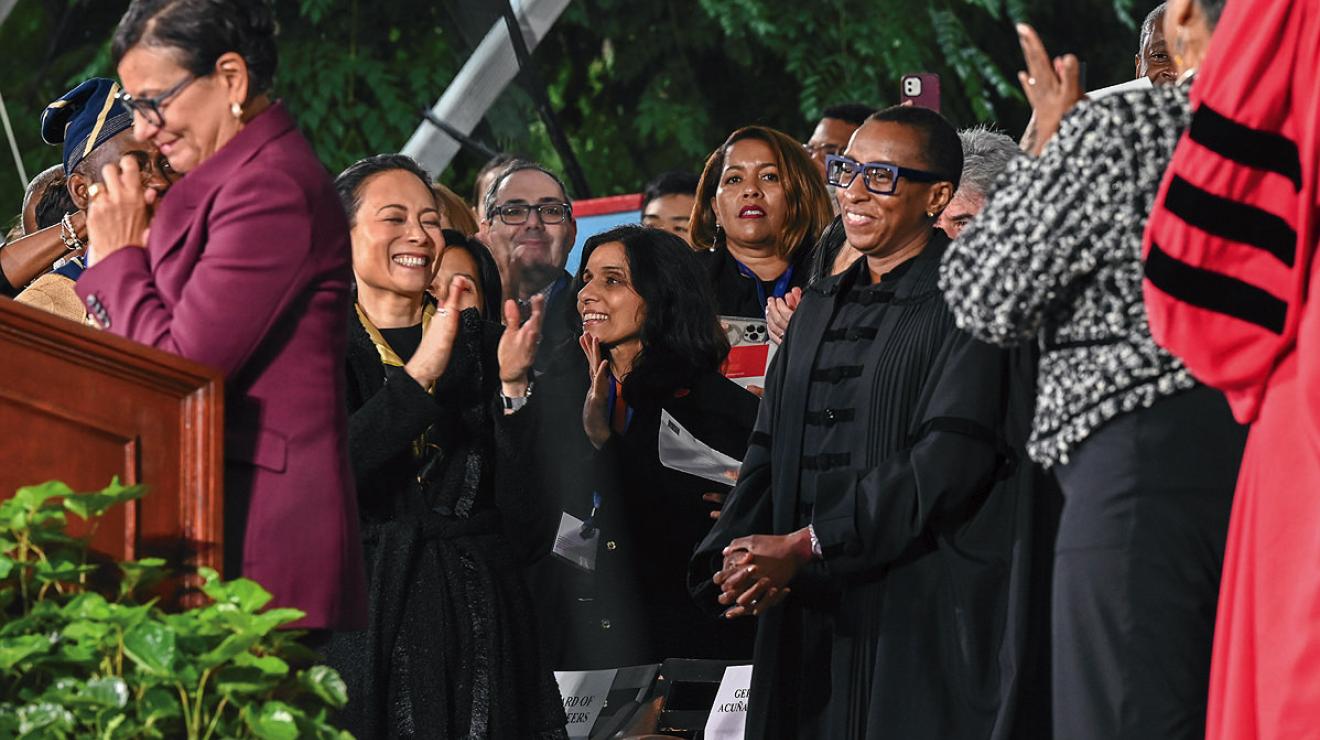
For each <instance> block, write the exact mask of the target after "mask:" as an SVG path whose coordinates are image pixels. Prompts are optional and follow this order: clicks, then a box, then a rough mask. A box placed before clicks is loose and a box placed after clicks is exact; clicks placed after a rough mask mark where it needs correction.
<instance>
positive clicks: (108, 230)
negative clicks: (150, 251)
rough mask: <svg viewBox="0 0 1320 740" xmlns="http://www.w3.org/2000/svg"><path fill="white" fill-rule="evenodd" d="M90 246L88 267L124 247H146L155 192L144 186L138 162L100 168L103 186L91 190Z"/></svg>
mask: <svg viewBox="0 0 1320 740" xmlns="http://www.w3.org/2000/svg"><path fill="white" fill-rule="evenodd" d="M88 195H89V197H88V202H87V243H88V247H89V250H90V253H89V254H88V256H87V263H88V264H89V265H91V264H93V263H95V262H99V261H101V260H103V259H105V258H106V257H109V256H110V255H111V254H114V253H115V252H118V251H119V250H121V249H123V248H124V247H145V246H146V245H147V227H148V226H150V225H151V210H150V209H151V206H152V204H154V203H155V202H156V191H155V190H152V189H150V188H144V187H143V186H142V176H141V173H140V171H139V170H138V163H137V159H135V158H133V157H131V156H127V155H125V156H124V157H123V158H121V159H120V160H119V164H114V163H111V164H107V165H105V166H104V167H102V168H101V182H99V183H94V184H92V186H91V187H90V188H89V189H88Z"/></svg>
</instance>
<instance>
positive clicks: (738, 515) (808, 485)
mask: <svg viewBox="0 0 1320 740" xmlns="http://www.w3.org/2000/svg"><path fill="white" fill-rule="evenodd" d="M947 243H948V241H947V237H945V236H944V235H943V232H938V231H937V232H935V235H934V236H933V237H932V240H931V243H930V244H929V245H928V246H927V248H926V249H925V251H924V252H922V253H921V254H920V255H919V256H917V257H916V258H914V259H913V260H911V261H909V262H908V263H907V264H906V265H903V266H900V267H899V268H898V269H897V270H895V272H894V274H892V275H890V276H886V277H887V279H885V280H883V281H881V282H880V283H879V284H878V285H874V286H873V285H869V284H868V283H869V282H870V277H869V273H868V272H867V267H866V262H865V260H861V261H859V262H858V263H857V264H856V265H854V266H853V268H851V269H849V270H848V271H846V272H844V273H843V274H841V275H839V276H835V277H832V278H828V279H826V280H823V281H821V282H820V283H818V284H816V285H815V286H813V287H812V288H810V289H808V290H807V291H806V294H805V296H804V299H803V302H802V304H801V306H800V307H799V308H798V310H797V312H796V314H795V316H794V318H793V321H792V323H791V324H790V327H789V330H788V335H787V337H786V339H785V342H784V344H783V346H782V347H781V348H780V351H779V354H778V356H777V359H776V360H775V362H774V365H773V367H772V368H771V371H770V375H769V378H768V381H767V388H766V395H765V399H764V402H763V403H762V407H761V412H760V415H759V417H758V419H757V427H756V431H755V432H754V434H753V437H752V444H751V447H750V448H749V449H748V453H747V457H746V458H745V460H744V462H743V467H742V470H741V473H740V476H739V481H738V484H737V486H736V487H735V488H734V490H733V492H732V494H731V495H730V498H729V500H728V501H727V502H726V504H725V506H724V510H723V514H722V516H721V518H720V520H719V522H718V523H717V524H716V526H715V528H714V529H713V530H712V531H711V533H710V535H709V536H708V537H707V538H706V539H705V541H703V542H702V544H701V545H700V546H699V547H698V550H697V553H696V555H695V556H694V559H693V561H692V570H691V576H690V582H689V585H690V587H691V589H692V592H693V594H694V596H695V597H696V598H697V599H698V601H699V602H701V603H704V604H706V605H707V606H708V607H710V608H712V609H715V608H717V607H716V606H715V597H716V596H717V595H718V589H717V588H716V587H715V586H714V585H713V584H711V583H710V578H711V576H712V574H713V573H714V572H716V570H717V569H718V568H719V566H720V551H721V550H722V549H723V548H724V547H725V546H726V545H727V544H728V543H729V542H730V541H731V540H733V539H734V538H736V537H740V536H743V535H749V534H758V533H772V534H787V533H789V532H793V531H796V530H798V529H800V528H802V527H805V526H807V525H808V524H812V525H813V526H814V527H815V530H816V533H817V535H818V537H819V540H820V544H821V546H822V549H823V552H824V556H823V558H822V559H819V560H816V561H813V562H812V563H811V564H810V565H808V566H807V567H806V568H804V570H803V571H802V572H801V573H800V574H799V575H798V577H797V578H796V579H795V580H794V582H793V583H792V588H793V592H792V594H791V595H790V597H789V598H788V599H787V600H786V601H785V602H784V603H783V604H782V605H781V606H779V607H777V608H775V609H773V610H771V611H769V612H768V613H766V614H765V615H763V616H762V617H760V618H759V620H760V625H759V630H758V635H757V644H756V659H755V663H756V668H755V670H754V673H753V684H752V690H751V707H750V715H749V718H748V731H747V736H748V737H756V738H808V737H811V738H904V740H923V739H925V738H930V739H931V740H935V739H939V740H946V739H948V738H955V739H956V738H977V739H979V738H1002V737H1007V736H1008V735H1009V734H1010V733H1011V731H1012V725H1013V719H1014V718H1013V710H1014V697H1015V696H1016V694H1017V691H1018V682H1019V666H1020V664H1021V662H1022V654H1023V643H1024V640H1025V635H1024V628H1025V624H1026V614H1027V608H1026V606H1027V597H1028V595H1029V594H1028V588H1027V586H1028V578H1029V573H1028V570H1029V568H1028V566H1029V563H1028V553H1029V551H1030V547H1029V542H1028V541H1029V539H1030V533H1031V521H1032V512H1031V506H1030V503H1031V502H1030V491H1031V486H1030V483H1029V480H1030V478H1031V476H1032V473H1031V471H1030V469H1029V468H1028V466H1022V465H1015V464H1014V462H1013V460H1014V457H1015V455H1016V453H1015V452H1014V451H1013V446H1014V445H1015V444H1017V443H1020V442H1021V441H1022V439H1024V438H1025V435H1026V431H1027V428H1028V424H1029V421H1030V415H1031V396H1032V388H1031V387H1030V375H1029V373H1028V374H1024V375H1019V374H1018V373H1016V372H1015V367H1025V368H1028V369H1029V364H1027V362H1017V360H1016V358H1015V357H1014V355H1012V354H1011V353H1010V352H1007V351H1004V350H1000V349H997V348H994V347H991V346H989V345H986V344H983V343H980V342H977V341H976V340H974V339H972V338H971V337H970V336H968V335H966V334H964V333H962V332H960V331H958V330H957V328H956V327H955V326H954V321H953V318H952V316H951V315H950V313H949V311H948V309H947V308H946V306H945V304H944V301H943V298H942V296H941V294H940V292H939V290H938V287H937V285H936V280H937V273H938V265H939V258H940V255H941V253H942V252H943V249H944V246H945V245H947ZM1028 362H1029V360H1028ZM1015 363H1016V364H1015Z"/></svg>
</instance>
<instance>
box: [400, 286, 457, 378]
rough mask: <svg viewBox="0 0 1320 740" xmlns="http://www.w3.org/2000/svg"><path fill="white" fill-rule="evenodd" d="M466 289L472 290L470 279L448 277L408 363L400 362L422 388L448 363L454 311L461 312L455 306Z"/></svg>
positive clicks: (453, 338) (453, 329)
mask: <svg viewBox="0 0 1320 740" xmlns="http://www.w3.org/2000/svg"><path fill="white" fill-rule="evenodd" d="M469 290H474V288H473V285H472V281H470V280H468V279H467V278H465V277H463V276H462V275H455V276H454V278H453V279H452V280H450V281H449V293H448V295H446V296H445V302H444V305H443V306H441V307H440V308H439V309H438V310H437V311H436V312H435V316H434V317H433V318H432V319H431V324H430V325H429V326H427V327H426V333H425V334H423V335H422V341H421V343H420V344H418V345H417V351H416V352H413V356H412V359H410V360H408V364H406V365H404V366H403V370H404V372H406V373H408V375H410V376H412V378H413V380H416V381H417V382H418V384H420V385H421V386H422V387H423V388H430V387H431V386H432V385H433V384H434V383H435V381H436V380H438V379H439V378H440V376H441V375H443V374H444V372H445V368H447V367H449V358H450V357H451V356H452V355H453V353H454V341H455V339H457V337H458V329H459V318H458V315H459V313H461V312H462V309H460V308H459V306H460V304H461V301H462V297H463V293H464V292H465V291H469Z"/></svg>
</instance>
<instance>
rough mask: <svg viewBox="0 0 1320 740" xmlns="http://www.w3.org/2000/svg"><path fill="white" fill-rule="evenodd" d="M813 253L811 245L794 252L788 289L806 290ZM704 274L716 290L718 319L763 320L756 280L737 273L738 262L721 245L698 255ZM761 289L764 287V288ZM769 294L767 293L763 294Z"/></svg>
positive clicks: (807, 244) (806, 244) (763, 306)
mask: <svg viewBox="0 0 1320 740" xmlns="http://www.w3.org/2000/svg"><path fill="white" fill-rule="evenodd" d="M813 252H814V244H813V243H812V242H806V243H803V244H802V245H801V246H799V247H798V249H797V251H795V252H793V256H792V257H791V258H790V259H789V266H790V267H791V268H792V270H793V275H792V277H791V278H790V279H789V281H788V287H789V289H790V290H791V289H793V288H805V287H806V285H807V283H808V282H809V281H810V278H811V255H812V253H813ZM697 258H698V259H699V260H700V261H701V265H702V267H703V268H704V269H705V271H706V275H707V276H709V277H710V284H711V287H712V288H714V290H715V302H716V304H717V306H718V308H719V312H720V315H721V316H748V317H753V318H757V317H760V318H764V317H765V304H764V303H762V302H761V297H760V294H759V293H758V292H757V290H756V288H757V282H758V281H757V280H756V278H755V277H748V276H746V275H744V274H742V272H740V271H739V270H738V262H737V260H735V259H734V258H733V255H731V254H729V249H728V247H725V246H723V245H721V246H718V247H715V248H714V249H708V250H705V251H702V252H698V253H697ZM763 290H764V288H763ZM765 293H766V295H767V296H768V295H769V294H770V291H769V290H766V291H765Z"/></svg>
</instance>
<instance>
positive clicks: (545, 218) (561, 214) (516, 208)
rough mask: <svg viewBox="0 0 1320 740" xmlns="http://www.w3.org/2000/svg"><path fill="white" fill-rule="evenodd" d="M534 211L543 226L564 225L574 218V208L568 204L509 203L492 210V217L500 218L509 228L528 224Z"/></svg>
mask: <svg viewBox="0 0 1320 740" xmlns="http://www.w3.org/2000/svg"><path fill="white" fill-rule="evenodd" d="M532 211H536V215H537V217H538V218H540V219H541V223H543V224H562V223H563V222H564V221H565V220H567V219H569V218H572V217H573V206H571V205H569V204H567V203H536V204H534V205H533V204H530V203H507V204H505V205H502V206H495V207H494V208H492V209H490V213H491V216H492V217H493V216H499V217H500V220H501V221H503V222H504V223H505V224H508V225H509V226H519V225H521V224H525V223H527V219H528V218H529V217H530V216H531V214H532Z"/></svg>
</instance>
